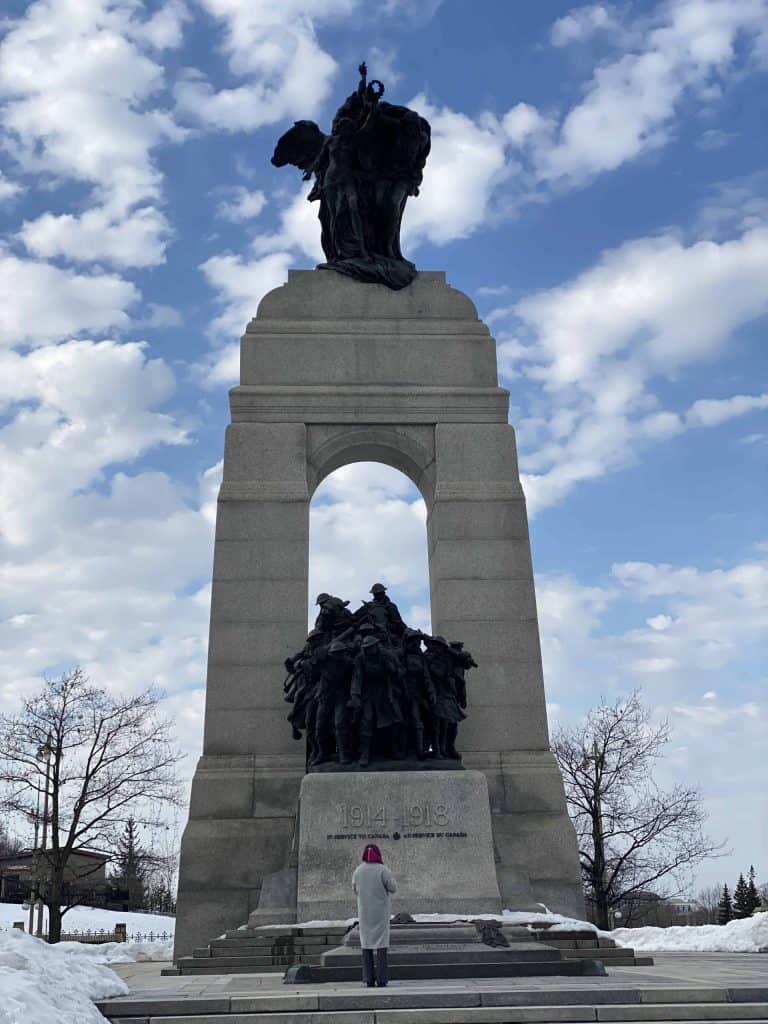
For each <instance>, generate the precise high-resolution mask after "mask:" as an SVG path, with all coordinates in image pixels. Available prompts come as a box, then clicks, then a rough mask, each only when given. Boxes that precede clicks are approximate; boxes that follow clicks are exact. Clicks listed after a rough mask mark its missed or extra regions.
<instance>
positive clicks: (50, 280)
mask: <svg viewBox="0 0 768 1024" xmlns="http://www.w3.org/2000/svg"><path fill="white" fill-rule="evenodd" d="M138 298H139V293H138V290H137V289H136V287H135V286H134V285H133V284H131V283H130V282H129V281H124V280H122V279H121V278H119V277H115V276H113V275H109V274H76V273H73V272H71V271H66V270H60V269H59V268H58V267H54V266H52V265H51V264H49V263H43V262H38V261H36V260H21V259H18V258H17V257H15V256H11V255H10V254H8V253H7V252H6V253H4V252H3V251H2V249H0V345H20V344H24V343H32V344H38V343H40V342H44V341H49V340H55V339H58V338H63V337H66V336H67V335H70V334H77V333H80V332H81V331H84V330H89V331H103V330H106V329H108V328H110V327H123V326H127V324H128V322H129V318H128V315H127V313H126V309H127V308H129V307H130V306H131V305H132V304H133V303H135V302H136V301H137V300H138Z"/></svg>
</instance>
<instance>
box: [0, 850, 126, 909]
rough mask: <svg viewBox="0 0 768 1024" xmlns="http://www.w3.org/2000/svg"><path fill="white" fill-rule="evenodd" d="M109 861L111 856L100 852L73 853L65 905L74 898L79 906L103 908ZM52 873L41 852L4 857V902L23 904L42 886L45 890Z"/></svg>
mask: <svg viewBox="0 0 768 1024" xmlns="http://www.w3.org/2000/svg"><path fill="white" fill-rule="evenodd" d="M108 861H109V857H108V856H107V854H105V853H99V852H98V851H96V850H78V851H77V852H76V853H72V854H71V855H70V857H69V859H68V861H67V867H66V870H65V872H64V893H63V898H64V901H65V902H67V903H70V902H72V899H73V897H74V898H76V900H77V902H78V903H90V904H92V905H94V906H103V905H104V901H105V895H106V892H107V862H108ZM49 871H50V868H49V866H48V864H47V862H46V860H45V854H44V853H42V852H41V851H39V850H21V851H19V852H18V853H14V854H10V855H8V856H5V857H0V902H3V903H21V902H22V901H23V900H25V899H26V898H27V896H29V894H30V893H31V892H33V891H35V890H36V889H37V887H38V884H39V883H41V884H42V886H43V887H44V886H45V880H46V877H47V873H48V872H49Z"/></svg>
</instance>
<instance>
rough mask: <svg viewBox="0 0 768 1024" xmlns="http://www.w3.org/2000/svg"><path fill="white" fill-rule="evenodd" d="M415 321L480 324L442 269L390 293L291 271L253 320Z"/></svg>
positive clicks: (319, 273)
mask: <svg viewBox="0 0 768 1024" xmlns="http://www.w3.org/2000/svg"><path fill="white" fill-rule="evenodd" d="M411 317H413V318H418V319H420V320H422V321H423V320H424V319H427V320H428V319H440V320H465V321H466V320H469V321H472V322H474V323H477V322H478V321H479V317H478V315H477V309H476V308H475V304H474V303H473V302H472V300H471V299H470V298H468V297H467V296H466V295H465V294H464V293H463V292H460V291H458V289H456V288H451V287H450V285H448V284H446V282H445V271H442V270H427V271H420V272H419V274H418V275H417V276H416V279H415V281H414V282H413V284H410V285H409V286H408V287H407V288H403V289H402V290H401V291H392V290H391V289H389V288H385V287H384V285H381V284H362V283H361V282H360V281H355V280H353V279H352V278H350V277H345V276H344V275H343V274H337V273H335V272H334V271H332V270H289V271H288V281H287V283H286V284H284V285H282V286H281V287H280V288H275V289H274V290H273V291H271V292H268V293H267V294H266V295H265V296H264V298H263V299H262V300H261V302H260V303H259V308H258V311H257V313H256V319H257V320H305V319H306V320H323V319H330V320H346V319H357V318H361V319H388V318H397V319H403V318H411Z"/></svg>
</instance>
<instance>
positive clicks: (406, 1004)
mask: <svg viewBox="0 0 768 1024" xmlns="http://www.w3.org/2000/svg"><path fill="white" fill-rule="evenodd" d="M599 983H602V984H599ZM603 984H610V980H609V979H594V983H593V985H590V986H588V987H580V988H573V989H568V988H564V989H560V988H557V989H555V988H550V989H547V988H534V987H525V986H522V987H517V986H516V987H515V988H514V989H511V990H510V989H507V990H504V989H501V988H496V989H494V988H490V987H489V988H485V989H480V990H478V989H475V990H473V991H470V990H468V989H466V988H463V989H462V988H459V987H454V988H453V989H448V990H446V987H445V986H432V987H425V986H424V985H421V986H419V987H418V988H415V987H413V988H411V989H410V990H409V989H408V988H404V987H397V988H387V989H373V990H370V991H369V990H367V989H357V988H352V987H350V988H348V989H347V990H345V991H342V990H340V989H336V990H330V991H329V990H326V991H327V992H328V994H324V993H323V992H322V991H321V992H319V993H318V992H307V993H303V992H297V991H295V990H294V991H287V992H283V993H280V994H275V992H274V990H271V991H270V992H269V993H265V994H259V995H257V994H248V995H235V994H232V995H229V994H222V995H211V996H208V995H194V996H186V997H184V996H178V995H177V996H170V997H169V996H153V997H152V998H149V997H141V996H139V997H133V998H131V997H119V998H117V999H111V1000H107V1001H103V1002H100V1003H99V1004H98V1007H99V1009H100V1010H101V1012H102V1013H103V1014H104V1015H105V1016H106V1017H107V1018H108V1019H109V1020H111V1021H112V1024H521V1022H531V1024H555V1022H558V1024H570V1022H577V1021H578V1022H583V1021H592V1022H596V1024H602V1022H609V1021H611V1022H612V1021H623V1022H624V1024H640V1022H646V1021H661V1022H671V1021H687V1022H689V1024H704V1022H707V1024H712V1022H715V1021H718V1022H720V1021H729V1022H731V1024H739V1022H743V1021H765V1020H768V985H767V986H766V987H763V988H754V987H753V988H746V987H735V988H701V987H698V988H685V987H678V988H676V989H669V988H665V987H656V988H650V987H645V988H626V987H622V988H610V987H603Z"/></svg>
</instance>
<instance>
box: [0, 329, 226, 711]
mask: <svg viewBox="0 0 768 1024" xmlns="http://www.w3.org/2000/svg"><path fill="white" fill-rule="evenodd" d="M174 388H175V382H174V377H173V374H172V372H171V370H170V369H169V367H168V366H167V365H166V364H165V363H164V362H163V361H162V360H158V359H148V358H147V354H146V351H145V349H144V347H143V346H142V345H140V344H137V343H135V342H130V343H124V344H119V343H117V342H115V341H100V342H94V341H86V340H82V341H68V342H65V343H63V344H61V345H57V346H54V345H49V346H44V347H40V348H37V349H35V350H33V351H31V352H27V353H24V354H17V353H14V352H5V353H4V354H2V355H0V408H2V409H3V412H4V414H5V423H4V426H3V428H2V430H0V460H1V461H2V465H3V488H2V490H1V491H0V537H2V540H1V541H0V560H1V561H2V573H0V643H2V646H3V650H4V652H5V657H4V659H3V663H2V665H0V702H5V706H8V707H11V706H14V704H15V703H16V702H17V701H18V700H19V699H20V697H21V696H23V695H24V694H25V693H27V692H30V691H31V690H32V689H34V688H35V687H37V686H38V685H39V680H40V675H41V674H42V673H43V672H45V671H49V670H50V671H57V670H58V667H59V666H61V665H67V664H72V663H74V662H80V663H82V664H83V665H84V667H85V668H86V670H88V671H89V672H90V673H91V675H92V677H93V679H94V682H97V683H101V684H104V685H106V686H107V687H109V688H112V689H114V690H121V691H125V690H130V689H135V688H138V687H142V686H145V685H147V684H148V683H150V682H153V681H154V682H157V683H158V684H160V685H162V686H165V687H167V688H169V689H179V688H182V687H186V686H192V685H197V686H199V685H200V683H201V681H202V677H203V671H204V655H205V638H206V626H207V606H206V604H205V601H204V600H202V601H201V600H199V599H198V595H199V593H200V591H201V590H204V589H205V586H206V584H207V582H208V579H209V576H210V553H211V542H212V523H211V515H210V505H211V500H212V498H211V490H212V488H215V479H216V470H215V469H214V470H212V471H211V473H208V474H204V476H203V478H202V479H201V481H200V485H199V488H194V487H193V488H190V489H187V488H185V487H184V486H183V485H180V484H178V483H176V482H174V481H173V480H171V479H170V478H169V477H168V476H167V475H166V474H164V473H161V472H156V471H152V470H150V469H147V468H144V470H142V471H139V472H137V473H135V475H129V474H128V472H127V470H126V468H125V467H126V465H127V464H128V463H133V462H135V461H136V460H138V459H139V458H141V457H142V456H144V455H146V454H147V453H148V452H150V451H151V450H152V449H154V448H156V447H157V446H159V445H177V444H181V443H184V442H185V441H186V440H187V433H186V431H185V429H184V428H183V426H181V425H180V424H179V423H178V422H177V421H176V419H175V418H174V416H173V415H172V413H170V412H167V411H165V410H164V408H163V407H164V406H167V403H168V402H169V400H170V399H171V398H172V396H173V393H174Z"/></svg>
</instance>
